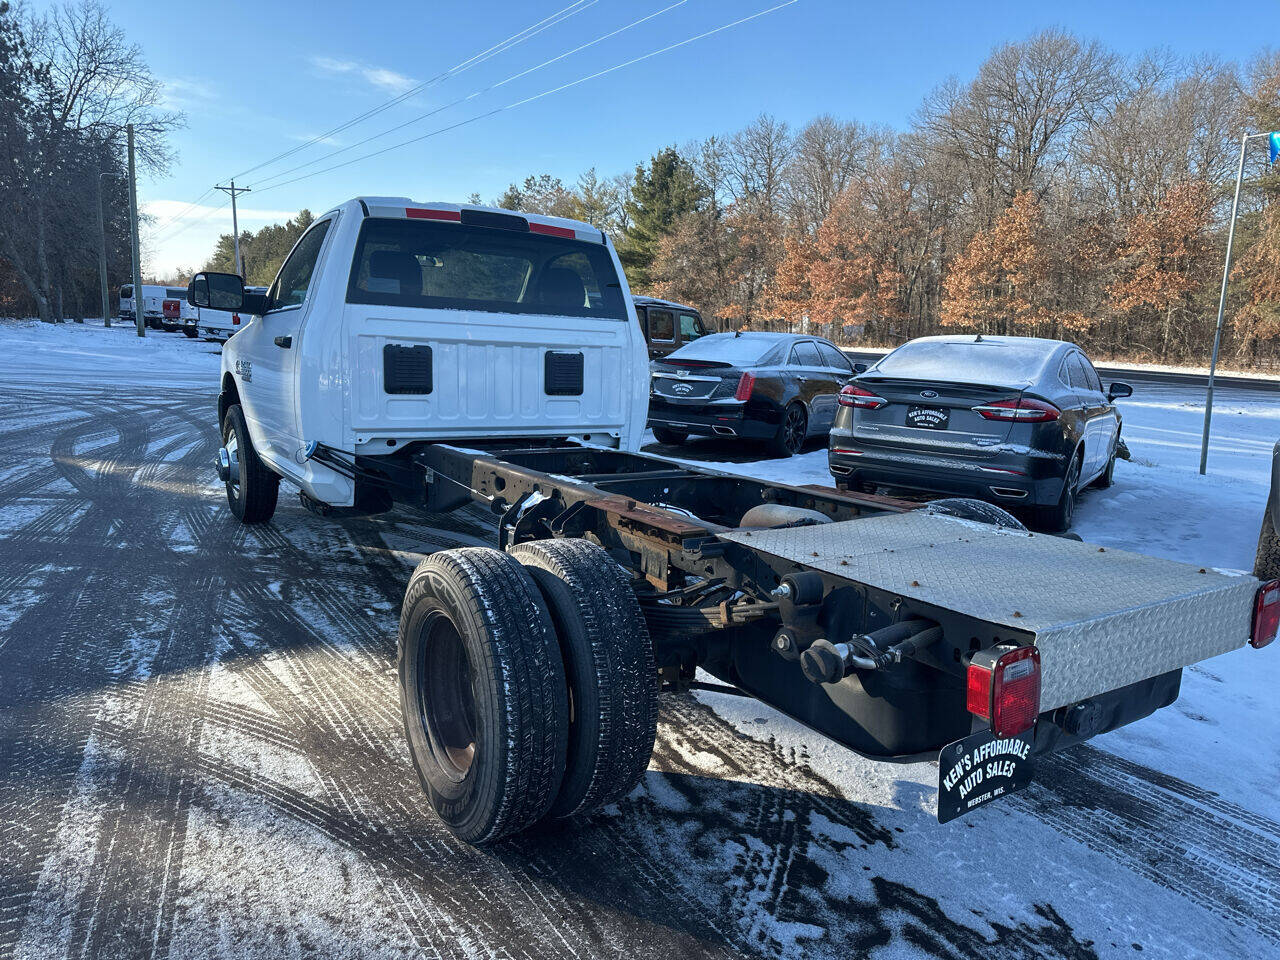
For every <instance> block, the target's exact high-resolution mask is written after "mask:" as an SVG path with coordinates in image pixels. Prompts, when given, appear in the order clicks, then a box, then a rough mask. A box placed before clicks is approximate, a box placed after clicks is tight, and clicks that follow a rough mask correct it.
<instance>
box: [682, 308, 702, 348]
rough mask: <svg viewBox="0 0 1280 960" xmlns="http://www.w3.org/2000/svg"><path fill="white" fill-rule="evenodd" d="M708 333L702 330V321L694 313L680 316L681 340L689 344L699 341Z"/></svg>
mask: <svg viewBox="0 0 1280 960" xmlns="http://www.w3.org/2000/svg"><path fill="white" fill-rule="evenodd" d="M706 332H707V331H706V330H704V329H703V328H702V321H700V320H699V319H698V318H697V317H696V316H694V315H693V314H692V313H682V314H680V339H681V340H682V341H683V342H685V343H688V342H689V341H690V340H697V339H698V338H699V337H701V336H702V335H703V334H705V333H706Z"/></svg>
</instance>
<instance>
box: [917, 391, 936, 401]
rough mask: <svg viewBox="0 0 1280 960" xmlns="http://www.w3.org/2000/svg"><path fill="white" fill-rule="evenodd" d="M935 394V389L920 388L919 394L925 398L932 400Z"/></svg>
mask: <svg viewBox="0 0 1280 960" xmlns="http://www.w3.org/2000/svg"><path fill="white" fill-rule="evenodd" d="M937 395H938V391H937V390H921V391H920V396H922V397H924V398H925V399H926V400H932V399H934V398H935V397H937Z"/></svg>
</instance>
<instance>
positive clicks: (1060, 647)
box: [722, 511, 1258, 710]
mask: <svg viewBox="0 0 1280 960" xmlns="http://www.w3.org/2000/svg"><path fill="white" fill-rule="evenodd" d="M722 536H723V539H725V540H731V541H734V542H736V543H740V544H742V545H743V546H747V547H751V548H753V549H755V550H759V551H761V552H763V553H766V554H770V555H772V556H775V557H779V558H781V559H784V560H790V561H792V562H794V563H798V564H803V565H805V566H807V567H812V568H813V569H815V570H820V571H823V572H824V573H829V574H833V575H834V576H838V577H844V578H845V579H848V580H854V581H857V582H860V583H865V584H868V585H869V586H873V587H877V588H879V589H881V590H886V591H889V592H891V593H895V594H898V595H900V596H903V597H908V598H910V599H913V600H919V601H921V602H924V603H930V604H933V605H935V606H939V607H944V608H946V609H948V610H953V611H955V612H957V613H961V614H964V615H966V616H971V617H976V618H977V619H980V620H986V621H988V622H991V623H997V624H1002V625H1004V626H1007V627H1010V628H1013V629H1016V630H1023V631H1027V632H1029V633H1032V634H1033V635H1034V636H1035V643H1036V646H1037V647H1039V648H1040V655H1041V662H1042V665H1043V671H1044V675H1043V688H1042V691H1041V708H1042V709H1044V710H1052V709H1055V708H1056V707H1060V706H1064V705H1066V704H1068V703H1075V702H1076V701H1078V700H1083V699H1085V698H1086V697H1091V696H1095V695H1097V694H1099V693H1103V692H1105V691H1108V690H1114V689H1115V688H1117V687H1121V686H1124V685H1125V684H1128V683H1136V682H1138V681H1139V680H1145V679H1147V678H1148V677H1154V676H1157V675H1158V674H1161V673H1165V672H1167V671H1169V670H1174V669H1177V668H1178V667H1185V666H1189V665H1190V664H1192V663H1196V662H1198V661H1200V660H1204V659H1206V658H1208V657H1213V656H1217V655H1218V654H1220V653H1226V652H1228V651H1230V650H1234V649H1236V648H1237V647H1240V646H1243V645H1244V644H1246V643H1247V642H1248V639H1249V628H1250V621H1251V619H1252V612H1253V596H1254V592H1255V591H1256V590H1257V586H1258V584H1257V581H1256V580H1254V579H1253V578H1252V577H1233V576H1227V575H1224V574H1220V573H1214V572H1212V571H1207V572H1204V573H1202V572H1201V569H1200V568H1199V567H1195V566H1190V565H1188V564H1185V563H1175V562H1174V561H1172V560H1161V559H1158V558H1156V557H1146V556H1142V555H1141V554H1137V553H1129V552H1127V551H1124V550H1113V549H1111V548H1110V547H1108V548H1107V549H1106V550H1105V551H1102V550H1100V549H1099V548H1098V547H1097V546H1096V545H1091V544H1086V543H1079V542H1077V541H1075V540H1065V539H1063V538H1061V537H1052V536H1046V535H1043V534H1034V533H1027V532H1025V531H1020V530H1002V529H998V528H996V527H993V526H990V525H987V524H981V523H974V522H971V521H967V520H959V519H956V518H954V517H945V516H936V515H930V514H926V513H923V512H921V511H915V512H912V513H906V514H897V515H893V516H878V517H868V518H865V519H861V520H846V521H844V522H842V523H829V524H820V525H818V526H812V527H795V528H791V529H784V530H751V531H746V530H738V531H735V532H733V533H729V534H724V535H722ZM815 554H816V555H815ZM832 639H836V638H832Z"/></svg>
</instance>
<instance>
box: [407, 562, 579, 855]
mask: <svg viewBox="0 0 1280 960" xmlns="http://www.w3.org/2000/svg"><path fill="white" fill-rule="evenodd" d="M398 673H399V679H400V702H401V706H402V708H403V712H404V728H405V736H406V738H407V740H408V743H409V755H410V757H411V758H412V760H413V765H414V767H415V769H416V770H417V772H418V777H419V779H420V780H421V782H422V788H423V789H424V790H425V791H426V793H427V798H428V799H429V800H430V801H431V806H432V808H434V810H435V812H436V814H437V815H438V816H439V817H440V819H441V820H443V821H444V824H445V826H446V827H448V828H449V831H450V832H451V833H453V834H454V836H456V837H458V838H459V839H460V840H464V841H466V842H467V843H471V844H483V843H490V842H493V841H495V840H499V839H501V838H502V837H505V836H510V835H511V834H513V833H518V832H520V831H521V830H525V829H527V828H528V827H531V826H533V825H534V824H535V823H537V822H538V821H539V820H541V819H542V818H543V817H544V816H546V814H547V812H548V811H549V810H550V809H551V804H552V802H553V801H554V800H555V798H556V793H557V791H558V790H559V789H560V783H561V780H562V779H563V776H564V765H565V751H566V746H567V741H568V730H569V703H568V694H567V691H566V688H565V674H564V662H563V660H562V659H561V655H560V648H559V645H558V644H557V642H556V637H555V632H554V630H553V628H552V625H551V617H550V615H549V614H548V613H547V607H546V604H545V603H544V602H543V600H542V596H541V594H540V593H539V591H538V587H537V586H536V585H535V583H534V582H533V578H532V577H530V575H529V574H528V573H527V572H526V571H525V569H524V567H522V566H521V565H520V563H519V562H517V561H516V560H515V559H514V558H512V557H510V556H508V555H507V554H505V553H502V552H500V551H498V550H491V549H489V548H487V547H467V548H463V549H459V550H442V551H440V552H439V553H436V554H433V555H432V556H430V557H428V558H427V559H426V560H424V561H422V563H420V564H418V568H417V569H416V570H415V571H414V572H413V577H412V578H411V579H410V580H409V587H408V589H407V590H406V591H405V596H404V604H403V606H402V607H401V611H400V638H399V669H398Z"/></svg>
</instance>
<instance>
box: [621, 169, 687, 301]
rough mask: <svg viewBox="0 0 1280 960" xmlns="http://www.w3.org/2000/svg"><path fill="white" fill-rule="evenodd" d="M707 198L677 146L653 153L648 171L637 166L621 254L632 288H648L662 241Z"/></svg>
mask: <svg viewBox="0 0 1280 960" xmlns="http://www.w3.org/2000/svg"><path fill="white" fill-rule="evenodd" d="M705 199H706V189H705V188H704V187H703V186H702V184H700V183H699V182H698V178H697V176H696V175H695V174H694V170H693V166H692V165H691V164H690V163H689V161H688V160H686V159H684V158H683V157H682V156H680V153H679V152H678V151H677V150H676V148H675V147H667V148H666V149H664V150H660V151H659V152H658V153H656V154H654V156H653V158H652V159H651V160H650V161H649V166H648V168H647V169H646V168H645V167H643V166H637V167H636V174H635V180H634V181H633V182H632V184H631V196H630V197H628V198H627V202H626V211H627V216H628V217H629V219H630V221H631V227H630V229H629V231H628V232H627V237H626V243H625V245H624V246H623V248H622V250H621V251H620V252H619V253H620V256H621V258H622V263H623V266H625V267H626V269H627V279H628V280H629V281H630V282H631V285H632V286H634V287H636V288H639V289H641V290H643V289H647V288H648V287H649V285H650V284H651V283H652V282H653V276H652V268H653V264H654V259H655V257H656V256H657V254H658V245H659V244H660V243H661V241H662V238H663V237H665V236H667V235H668V234H670V233H671V232H672V231H673V230H674V229H675V227H676V224H677V222H678V221H679V220H680V218H681V217H682V216H684V215H685V214H687V213H691V212H693V211H695V210H697V209H698V208H699V207H700V206H701V205H702V203H703V201H704V200H705Z"/></svg>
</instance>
